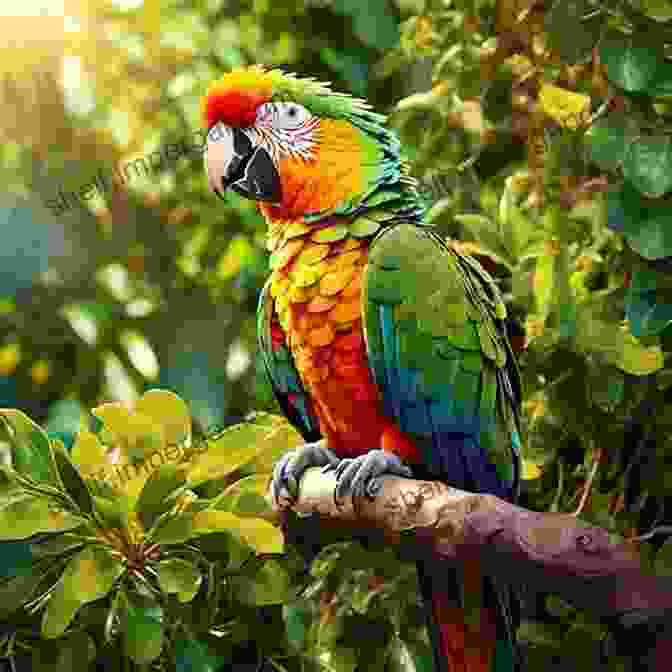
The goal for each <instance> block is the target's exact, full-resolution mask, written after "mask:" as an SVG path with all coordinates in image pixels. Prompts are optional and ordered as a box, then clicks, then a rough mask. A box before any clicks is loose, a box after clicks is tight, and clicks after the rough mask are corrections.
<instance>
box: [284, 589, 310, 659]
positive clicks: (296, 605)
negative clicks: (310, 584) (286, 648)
mask: <svg viewBox="0 0 672 672" xmlns="http://www.w3.org/2000/svg"><path fill="white" fill-rule="evenodd" d="M282 617H283V620H284V621H285V630H286V631H287V638H288V640H289V642H290V644H291V645H292V646H293V647H295V648H296V649H297V650H298V651H301V650H302V649H303V648H304V646H305V645H306V642H307V639H308V630H309V628H310V624H311V621H312V619H313V615H312V610H311V608H310V607H309V606H308V604H307V603H306V602H305V601H301V602H292V603H291V604H284V605H283V607H282Z"/></svg>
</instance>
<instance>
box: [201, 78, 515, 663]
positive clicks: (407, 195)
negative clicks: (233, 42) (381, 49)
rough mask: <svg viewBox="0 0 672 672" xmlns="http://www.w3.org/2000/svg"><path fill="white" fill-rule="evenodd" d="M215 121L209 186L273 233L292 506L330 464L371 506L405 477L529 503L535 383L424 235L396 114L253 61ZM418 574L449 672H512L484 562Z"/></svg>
mask: <svg viewBox="0 0 672 672" xmlns="http://www.w3.org/2000/svg"><path fill="white" fill-rule="evenodd" d="M203 118H204V123H205V124H206V126H207V131H208V139H207V144H206V154H205V166H206V171H207V175H208V181H209V185H210V187H211V188H212V189H213V190H214V191H215V193H216V194H218V195H219V196H221V197H222V198H223V194H224V192H225V191H226V190H227V189H228V188H231V189H232V190H233V191H235V192H237V193H238V194H240V195H242V196H244V197H246V198H249V199H254V200H255V201H257V202H258V208H259V210H260V212H261V214H262V215H263V216H264V217H265V219H266V222H267V225H268V238H267V244H268V249H269V251H270V252H271V257H270V266H271V269H272V272H271V275H270V278H269V279H268V281H267V283H266V285H265V286H264V288H263V290H262V292H261V296H260V301H259V309H258V333H259V343H260V348H261V352H262V355H263V361H264V363H265V367H266V370H267V373H268V376H269V379H270V381H271V384H272V386H273V389H274V392H275V394H276V397H277V399H278V401H279V403H280V406H281V407H282V409H283V411H284V413H285V414H286V415H287V417H288V418H289V420H290V421H291V422H292V423H293V424H294V425H295V426H296V427H297V428H298V429H299V430H300V431H301V433H302V435H303V437H304V438H305V439H306V441H308V442H309V443H307V444H306V445H305V446H304V447H303V448H302V449H300V450H299V451H296V452H293V453H291V454H290V455H288V456H286V457H285V458H283V459H282V460H281V461H280V462H279V463H278V465H277V466H276V470H275V474H274V479H273V489H274V492H275V494H276V496H277V498H278V499H279V500H281V501H282V500H284V499H289V500H290V501H291V499H292V498H293V497H296V494H297V485H298V481H299V479H300V476H301V474H302V473H303V470H304V469H306V468H307V467H308V466H326V467H327V468H333V467H335V468H336V470H337V476H338V485H337V491H336V492H337V497H339V498H340V497H344V496H346V495H351V496H364V495H368V496H373V495H374V494H375V491H376V489H377V487H379V484H378V483H377V482H376V478H377V477H378V476H380V475H381V474H383V473H394V474H399V475H402V476H411V475H413V476H415V477H417V478H430V479H435V480H442V481H444V482H446V483H447V484H449V485H452V486H454V487H458V488H462V489H464V490H469V491H473V492H484V493H491V494H494V495H496V496H499V497H503V498H506V499H509V500H511V499H515V498H516V497H517V493H518V485H519V478H520V439H519V418H518V409H519V404H520V376H519V373H518V369H517V367H516V363H515V360H514V355H513V352H512V349H511V346H510V343H509V340H508V338H507V334H506V327H505V318H506V309H505V306H504V303H503V301H502V299H501V296H500V293H499V291H498V289H497V287H496V285H495V283H494V281H493V280H492V278H491V277H490V276H489V275H488V274H487V273H486V272H485V271H484V270H483V268H482V267H481V266H480V265H479V264H478V263H477V262H476V261H475V260H473V259H471V258H470V257H467V256H464V255H463V254H460V252H459V251H458V250H457V249H456V247H455V246H454V245H452V244H451V242H450V241H445V240H443V239H442V238H441V237H440V236H438V235H437V234H436V233H435V232H433V231H432V229H431V228H430V227H429V226H428V225H426V224H423V221H422V220H423V214H424V210H425V206H424V204H423V202H422V201H421V199H420V197H419V195H418V191H417V188H416V182H415V180H414V179H412V178H411V177H410V176H409V172H408V165H407V163H406V161H405V160H404V159H403V157H402V154H401V147H400V143H399V140H398V138H397V137H396V135H395V134H394V133H393V132H392V131H391V130H390V129H388V128H386V127H385V126H384V121H385V117H384V116H383V115H380V114H377V113H375V112H374V111H372V110H371V108H370V106H369V105H368V104H367V103H366V102H364V101H363V100H360V99H357V98H353V97H351V96H350V95H347V94H342V93H336V92H334V91H332V90H331V89H330V88H329V85H328V84H325V83H321V82H318V81H315V80H314V79H312V78H302V77H298V76H295V75H293V74H290V73H285V72H283V71H280V70H269V69H265V68H263V67H261V66H251V67H245V68H238V69H235V70H233V71H231V72H229V73H227V74H225V75H224V76H223V77H221V79H219V80H218V81H216V82H214V83H213V84H212V85H211V86H210V87H209V89H208V91H207V94H206V95H205V97H204V100H203ZM418 572H419V580H420V587H421V592H422V596H423V600H424V602H425V604H426V605H427V611H428V626H429V630H430V636H431V639H432V644H433V648H434V657H435V667H436V671H437V672H448V671H450V672H458V671H462V670H464V671H465V672H472V671H474V672H476V671H477V672H491V671H493V670H497V672H504V671H508V670H512V669H514V658H515V645H514V641H515V639H514V637H515V634H514V631H515V624H514V623H513V621H514V620H515V618H514V617H512V607H513V604H514V601H515V600H514V599H513V594H512V592H511V590H510V588H509V587H508V586H501V585H497V583H496V582H495V581H494V580H493V579H492V578H491V577H483V576H482V575H481V574H480V571H479V569H478V564H477V563H474V564H473V565H472V564H471V563H469V567H468V568H467V567H461V568H460V567H457V566H455V565H451V564H448V563H446V561H445V560H444V561H437V560H433V561H432V560H426V561H425V560H423V561H419V564H418ZM474 596H477V599H478V607H477V609H476V613H477V615H478V616H479V618H478V621H477V623H476V626H475V628H476V631H474V627H473V625H472V622H471V619H469V618H468V617H467V613H472V612H471V611H470V605H471V604H472V603H473V599H474ZM470 599H471V600H472V601H471V602H470Z"/></svg>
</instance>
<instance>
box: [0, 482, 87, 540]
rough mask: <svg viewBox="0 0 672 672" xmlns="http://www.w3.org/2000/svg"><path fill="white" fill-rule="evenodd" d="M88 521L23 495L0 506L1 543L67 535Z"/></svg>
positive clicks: (20, 494) (35, 498)
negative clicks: (51, 533)
mask: <svg viewBox="0 0 672 672" xmlns="http://www.w3.org/2000/svg"><path fill="white" fill-rule="evenodd" d="M83 522H85V521H84V519H82V518H79V517H78V516H75V515H74V514H72V513H69V512H67V511H62V510H60V509H55V508H54V504H53V502H51V501H49V500H48V499H44V498H40V497H34V496H32V495H30V494H29V493H19V494H17V495H15V496H14V497H12V498H11V499H5V500H4V501H3V502H1V503H0V541H9V540H13V539H27V538H28V537H32V536H33V535H35V534H39V533H40V532H63V531H65V530H71V529H73V528H75V527H79V526H80V525H81V524H82V523H83Z"/></svg>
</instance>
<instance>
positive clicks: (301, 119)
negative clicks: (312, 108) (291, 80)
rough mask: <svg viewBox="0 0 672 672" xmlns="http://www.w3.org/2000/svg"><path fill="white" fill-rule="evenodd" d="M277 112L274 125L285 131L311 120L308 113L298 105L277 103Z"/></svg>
mask: <svg viewBox="0 0 672 672" xmlns="http://www.w3.org/2000/svg"><path fill="white" fill-rule="evenodd" d="M277 112H278V116H277V118H276V124H277V125H278V126H279V127H280V128H285V129H287V130H291V129H294V128H298V127H299V126H302V125H303V124H305V123H306V122H307V121H308V120H309V119H310V118H311V114H310V112H308V110H307V109H306V108H305V107H302V106H301V105H299V104H298V103H278V105H277Z"/></svg>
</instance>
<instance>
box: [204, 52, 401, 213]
mask: <svg viewBox="0 0 672 672" xmlns="http://www.w3.org/2000/svg"><path fill="white" fill-rule="evenodd" d="M202 116H203V123H204V125H205V127H206V129H207V133H208V135H207V141H206V150H205V157H204V158H205V168H206V172H207V175H208V183H209V186H210V188H211V189H212V190H213V191H214V192H215V193H216V194H218V195H219V196H220V197H223V194H224V192H225V191H226V190H227V189H231V190H233V191H234V192H236V193H238V194H239V195H241V196H244V197H245V198H249V199H253V200H255V201H258V202H259V208H260V210H261V211H262V213H263V214H264V215H266V216H267V218H268V219H297V218H301V217H303V216H306V215H309V216H314V215H315V214H318V213H335V212H339V209H340V212H345V211H347V210H348V208H353V207H356V206H357V204H358V203H361V201H362V200H363V199H365V198H366V197H367V196H368V195H369V194H371V193H372V192H373V191H375V190H376V189H377V188H379V187H381V186H385V185H393V184H395V183H398V182H399V179H400V176H401V174H402V173H403V172H404V168H403V167H402V162H401V159H400V146H399V141H398V139H397V138H396V136H395V135H394V134H393V133H392V131H390V130H388V129H387V128H385V127H384V126H383V123H384V121H385V117H384V116H383V115H381V114H377V113H375V112H373V111H371V109H370V107H369V105H368V104H367V103H366V102H364V101H363V100H360V99H358V98H354V97H352V96H350V95H348V94H343V93H336V92H334V91H332V90H331V89H330V88H329V85H328V84H327V83H322V82H318V81H316V80H314V79H312V78H300V77H297V76H295V75H293V74H290V73H285V72H283V71H281V70H267V69H265V68H264V67H262V66H258V65H257V66H249V67H243V68H237V69H234V70H232V71H231V72H228V73H226V74H225V75H224V76H223V77H221V78H220V79H219V80H217V81H215V82H214V83H213V84H212V85H211V86H210V87H209V89H208V91H207V93H206V95H205V96H204V98H203V104H202Z"/></svg>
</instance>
